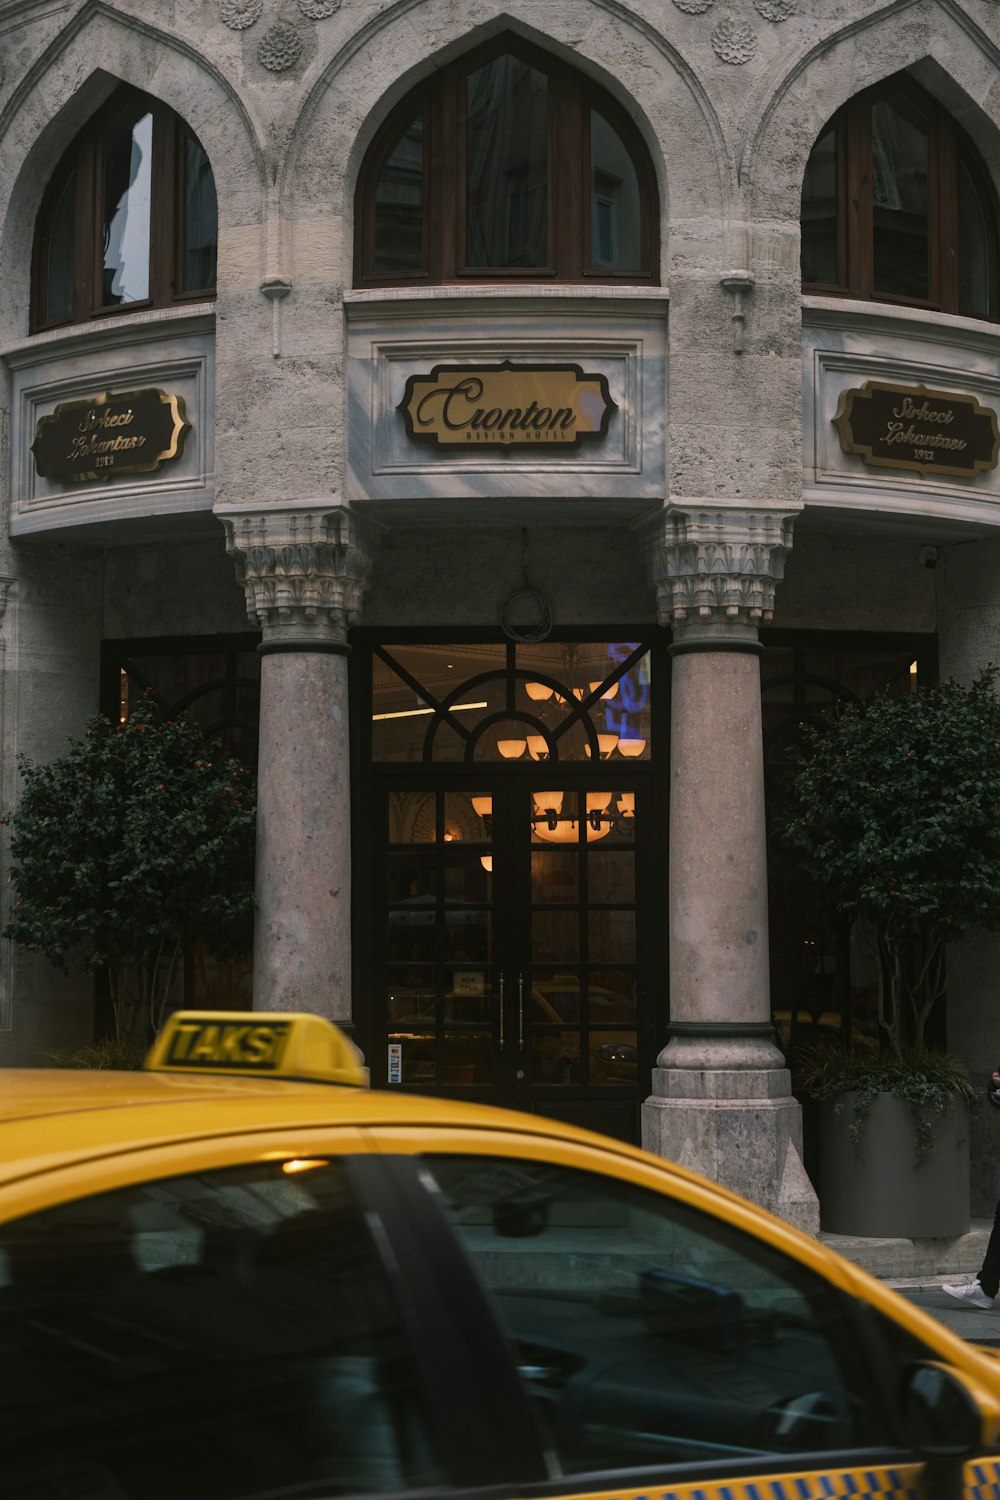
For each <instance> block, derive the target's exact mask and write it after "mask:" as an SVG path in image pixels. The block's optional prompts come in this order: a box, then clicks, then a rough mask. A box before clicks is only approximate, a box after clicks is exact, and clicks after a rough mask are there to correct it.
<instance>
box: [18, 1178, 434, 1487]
mask: <svg viewBox="0 0 1000 1500" xmlns="http://www.w3.org/2000/svg"><path fill="white" fill-rule="evenodd" d="M0 1251H2V1252H3V1253H2V1254H0V1264H2V1265H4V1266H5V1271H4V1272H3V1273H2V1274H0V1316H2V1327H3V1341H4V1353H5V1358H4V1361H3V1364H2V1367H0V1424H2V1427H3V1431H4V1434H5V1442H4V1446H3V1453H2V1456H0V1485H2V1488H3V1492H4V1493H5V1494H12V1493H15V1492H16V1493H18V1494H24V1495H27V1494H28V1493H29V1492H30V1493H31V1494H36V1493H37V1494H38V1495H42V1494H45V1495H56V1494H60V1495H62V1494H66V1495H69V1494H74V1495H82V1494H84V1493H86V1494H92V1495H95V1496H96V1495H98V1494H100V1495H107V1496H110V1495H112V1494H113V1495H116V1496H120V1497H122V1500H140V1497H146V1500H149V1497H152V1496H166V1495H191V1494H192V1493H193V1487H192V1486H193V1481H192V1476H193V1475H196V1476H197V1480H196V1482H195V1485H194V1488H196V1490H197V1493H198V1494H199V1495H206V1496H207V1495H211V1496H212V1497H213V1500H237V1497H240V1496H246V1495H250V1494H261V1493H278V1492H280V1493H282V1494H287V1493H296V1494H298V1493H306V1492H307V1491H308V1493H310V1494H317V1493H319V1492H320V1491H322V1493H323V1494H329V1495H342V1494H345V1493H350V1494H357V1493H360V1492H363V1493H372V1492H374V1493H383V1492H386V1491H392V1492H394V1493H398V1492H399V1491H401V1490H406V1489H409V1488H411V1487H417V1486H420V1485H426V1484H434V1485H438V1484H441V1483H442V1482H443V1481H444V1477H445V1476H444V1474H443V1472H442V1469H441V1466H440V1463H439V1462H438V1460H437V1457H436V1455H435V1454H434V1453H433V1450H432V1446H431V1440H430V1437H429V1433H428V1431H427V1427H426V1424H425V1420H424V1412H423V1406H422V1399H421V1396H420V1391H419V1388H418V1382H417V1376H416V1372H415V1371H414V1370H413V1368H412V1366H411V1363H410V1358H409V1353H408V1350H407V1348H406V1346H405V1344H404V1341H403V1337H402V1333H401V1329H400V1320H399V1311H398V1309H397V1308H396V1306H395V1304H394V1302H393V1298H392V1293H391V1290H390V1287H389V1285H388V1283H387V1281H386V1277H385V1274H384V1271H383V1268H382V1264H381V1262H380V1260H379V1257H378V1254H377V1252H376V1249H375V1246H374V1243H373V1241H372V1239H371V1238H370V1236H369V1232H368V1228H367V1225H366V1223H365V1219H364V1217H363V1215H362V1214H361V1212H360V1211H359V1209H358V1208H357V1206H356V1205H355V1203H354V1201H353V1197H352V1194H351V1191H350V1187H349V1184H348V1182H347V1179H346V1173H345V1171H344V1169H343V1167H342V1166H341V1165H340V1164H339V1163H338V1162H335V1161H334V1162H324V1163H322V1164H318V1165H316V1166H313V1167H312V1168H311V1169H310V1170H308V1171H297V1172H295V1173H294V1174H290V1173H287V1172H285V1171H284V1170H283V1164H282V1163H268V1164H267V1165H255V1166H251V1167H239V1168H231V1169H226V1170H218V1171H206V1172H202V1173H197V1174H191V1175H187V1176H182V1177H173V1178H166V1179H161V1180H159V1181H156V1182H148V1183H144V1184H142V1185H140V1186H136V1187H129V1188H126V1189H122V1190H121V1191H117V1192H111V1193H104V1194H99V1195H96V1196H94V1197H90V1198H86V1199H83V1200H79V1201H77V1202H73V1203H68V1204H64V1205H60V1206H59V1207H56V1208H51V1209H46V1210H44V1211H43V1212H40V1213H37V1214H33V1215H31V1216H30V1217H27V1218H24V1219H20V1220H16V1221H14V1222H12V1223H7V1224H4V1225H3V1226H2V1227H0ZM166 1433H169V1441H164V1434H166Z"/></svg>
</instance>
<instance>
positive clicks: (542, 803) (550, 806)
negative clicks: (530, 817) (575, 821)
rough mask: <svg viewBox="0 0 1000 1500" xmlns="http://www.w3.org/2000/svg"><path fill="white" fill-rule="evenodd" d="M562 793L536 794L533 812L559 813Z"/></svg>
mask: <svg viewBox="0 0 1000 1500" xmlns="http://www.w3.org/2000/svg"><path fill="white" fill-rule="evenodd" d="M563 796H564V793H562V792H536V793H535V811H536V812H540V813H561V812H562V805H563Z"/></svg>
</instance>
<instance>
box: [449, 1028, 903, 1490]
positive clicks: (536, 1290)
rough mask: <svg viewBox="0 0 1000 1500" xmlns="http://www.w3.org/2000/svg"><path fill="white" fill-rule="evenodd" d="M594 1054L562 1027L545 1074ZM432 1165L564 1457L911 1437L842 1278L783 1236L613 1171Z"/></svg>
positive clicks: (795, 1448)
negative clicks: (896, 1417) (784, 1242)
mask: <svg viewBox="0 0 1000 1500" xmlns="http://www.w3.org/2000/svg"><path fill="white" fill-rule="evenodd" d="M598 1035H600V1034H595V1040H596V1037H597V1036H598ZM600 1045H602V1046H604V1045H606V1046H607V1047H608V1048H609V1049H611V1050H610V1051H609V1052H608V1053H606V1056H607V1057H610V1056H611V1052H612V1051H613V1049H614V1048H615V1046H616V1043H615V1042H613V1041H605V1039H604V1038H603V1037H602V1038H601V1042H600ZM617 1045H618V1046H619V1047H620V1049H622V1051H623V1055H624V1050H623V1049H624V1047H625V1045H626V1044H625V1043H624V1042H621V1043H619V1044H617ZM578 1056H579V1054H578V1053H576V1052H575V1050H574V1039H573V1036H572V1033H564V1034H563V1035H562V1036H561V1037H559V1038H555V1037H553V1038H552V1040H551V1057H546V1058H545V1060H544V1061H543V1060H542V1059H541V1058H538V1059H535V1060H534V1061H535V1065H536V1068H537V1070H538V1073H537V1076H538V1077H539V1081H542V1080H544V1081H546V1082H550V1081H554V1078H553V1075H555V1076H558V1075H559V1071H560V1069H561V1070H562V1071H563V1072H566V1073H570V1074H572V1073H573V1071H574V1070H577V1069H578V1068H579V1061H578ZM428 1166H429V1169H430V1172H431V1174H432V1176H433V1179H434V1181H435V1182H436V1184H437V1187H438V1189H439V1191H440V1194H441V1200H440V1201H441V1202H442V1206H443V1207H444V1210H445V1212H446V1213H447V1215H448V1217H449V1219H450V1220H451V1223H452V1224H453V1226H454V1228H455V1230H456V1232H457V1233H458V1235H459V1237H460V1239H461V1240H462V1242H463V1244H464V1246H465V1249H466V1251H467V1253H468V1255H469V1256H470V1258H471V1259H472V1260H474V1261H475V1263H476V1267H477V1269H478V1271H479V1274H480V1276H481V1277H482V1279H483V1281H484V1282H485V1283H486V1285H487V1286H488V1287H489V1288H490V1290H491V1291H492V1293H493V1297H494V1306H495V1308H496V1310H497V1313H498V1315H499V1317H500V1318H501V1320H502V1322H503V1324H504V1326H505V1327H506V1329H507V1332H508V1334H509V1336H510V1339H511V1342H512V1344H513V1347H514V1350H515V1355H516V1357H517V1359H518V1365H519V1368H520V1372H521V1378H522V1380H523V1382H524V1385H525V1388H526V1390H527V1393H528V1396H529V1399H530V1400H531V1402H532V1404H533V1406H534V1409H535V1412H536V1415H537V1418H538V1422H539V1426H540V1428H541V1429H542V1432H543V1435H544V1438H545V1440H546V1446H547V1447H550V1448H551V1450H552V1451H553V1452H554V1454H555V1456H556V1459H557V1462H558V1464H559V1466H560V1468H561V1470H562V1472H563V1473H567V1474H579V1473H584V1472H587V1471H591V1470H598V1469H604V1468H609V1469H622V1468H625V1467H628V1466H636V1465H652V1464H668V1463H692V1462H694V1463H696V1462H698V1461H699V1460H715V1461H718V1460H719V1459H722V1460H733V1459H736V1458H738V1457H740V1456H745V1457H753V1456H756V1455H781V1454H800V1455H801V1454H804V1453H810V1452H812V1453H816V1452H823V1453H825V1454H826V1455H827V1459H829V1454H830V1453H831V1452H835V1451H840V1452H843V1451H844V1450H849V1449H852V1448H862V1447H866V1446H868V1445H871V1446H876V1445H881V1444H890V1443H893V1442H894V1441H895V1434H894V1432H893V1427H892V1422H891V1419H890V1417H889V1416H888V1414H887V1413H886V1412H884V1411H883V1409H882V1403H881V1402H880V1401H879V1399H878V1396H877V1393H876V1391H875V1389H874V1388H873V1385H872V1382H871V1380H870V1378H869V1376H868V1374H867V1371H868V1370H869V1369H870V1363H871V1362H870V1358H869V1356H868V1354H867V1352H866V1351H864V1350H862V1349H861V1348H859V1347H858V1346H857V1345H856V1344H855V1341H854V1338H853V1336H852V1333H851V1331H850V1327H849V1325H848V1323H847V1321H846V1319H845V1318H844V1316H843V1309H842V1305H841V1302H840V1297H839V1294H838V1293H837V1292H836V1290H835V1289H834V1288H833V1287H831V1286H830V1285H829V1284H828V1283H826V1282H824V1281H822V1280H820V1279H819V1278H817V1277H815V1276H813V1275H812V1273H811V1272H809V1271H808V1270H806V1269H804V1268H800V1267H797V1266H796V1265H795V1264H794V1262H792V1261H790V1260H786V1259H784V1258H783V1257H782V1256H780V1255H777V1254H775V1253H773V1252H772V1251H770V1250H769V1248H768V1247H767V1246H766V1245H764V1244H761V1243H760V1242H758V1241H755V1240H752V1239H749V1238H747V1237H744V1236H743V1235H741V1234H739V1232H738V1231H736V1230H734V1229H732V1228H730V1227H728V1226H727V1225H725V1224H724V1223H721V1222H719V1221H718V1220H716V1219H713V1218H712V1217H710V1216H709V1215H707V1214H699V1213H698V1212H696V1211H695V1210H693V1209H690V1208H688V1207H687V1206H686V1205H684V1204H682V1203H678V1202H675V1201H673V1200H671V1199H669V1198H667V1197H666V1196H661V1195H660V1194H658V1193H653V1192H650V1191H648V1190H647V1189H643V1188H639V1187H635V1186H633V1185H631V1184H628V1183H624V1182H618V1181H616V1180H614V1179H613V1178H608V1177H601V1176H598V1175H597V1174H596V1173H593V1174H592V1173H588V1172H582V1171H574V1170H572V1169H570V1168H566V1167H556V1166H550V1165H548V1164H547V1163H541V1162H531V1161H511V1160H509V1159H508V1160H505V1161H499V1160H490V1159H488V1158H482V1157H479V1158H475V1159H473V1158H461V1157H438V1158H429V1160H428ZM810 1467H812V1465H810ZM824 1467H826V1464H824Z"/></svg>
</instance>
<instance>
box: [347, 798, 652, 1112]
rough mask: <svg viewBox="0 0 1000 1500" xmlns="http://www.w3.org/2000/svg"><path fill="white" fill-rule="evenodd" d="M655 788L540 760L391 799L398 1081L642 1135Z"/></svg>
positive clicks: (391, 1004) (389, 1019) (393, 1081)
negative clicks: (526, 768)
mask: <svg viewBox="0 0 1000 1500" xmlns="http://www.w3.org/2000/svg"><path fill="white" fill-rule="evenodd" d="M644 795H645V790H644V787H643V785H642V784H641V778H638V777H634V776H633V777H631V778H629V777H628V776H625V777H624V778H622V777H621V775H620V774H619V775H617V776H615V777H611V776H604V777H597V776H594V775H593V773H591V775H590V776H589V777H587V776H585V775H584V776H572V775H565V774H564V775H563V776H562V777H561V778H559V777H558V773H550V774H549V775H548V776H543V775H541V774H539V773H538V770H537V768H536V770H535V773H534V774H532V773H530V772H529V773H528V774H527V775H525V774H519V775H516V776H514V777H512V776H510V775H508V776H493V777H491V776H489V775H488V774H485V775H479V776H476V775H475V774H474V773H472V775H470V777H469V778H468V779H466V778H465V777H463V785H462V787H461V788H459V787H457V786H456V785H455V782H454V780H453V779H450V784H449V786H448V787H447V789H444V788H440V787H439V788H436V789H434V790H428V789H425V788H421V787H419V786H411V787H409V788H408V787H406V786H404V785H396V786H392V787H390V788H389V789H388V790H387V791H386V794H385V807H384V811H385V818H386V829H385V832H386V840H385V844H384V847H385V849H386V856H387V867H386V875H387V880H386V886H385V890H386V894H387V898H388V899H387V904H386V908H385V912H384V928H383V931H384V934H385V942H384V952H385V968H384V995H385V1023H386V1024H385V1031H384V1036H385V1048H386V1050H385V1073H384V1082H385V1083H386V1084H388V1086H389V1087H394V1086H398V1087H401V1088H412V1089H417V1090H426V1091H431V1092H435V1093H453V1094H456V1095H459V1096H462V1097H467V1098H477V1099H480V1100H484V1101H490V1102H493V1103H498V1104H503V1105H508V1106H512V1107H514V1108H517V1109H523V1110H528V1111H537V1112H539V1113H542V1114H551V1115H554V1116H556V1117H558V1118H562V1119H567V1120H572V1121H576V1122H577V1123H580V1124H585V1125H588V1126H590V1127H591V1128H595V1129H599V1130H603V1131H605V1132H606V1133H608V1134H614V1135H619V1136H624V1137H626V1138H632V1137H634V1132H635V1121H636V1115H637V1106H638V1102H639V1097H640V1085H641V1086H642V1087H641V1091H642V1095H643V1096H644V1095H645V1093H646V1092H647V1091H648V1089H647V1087H646V1085H647V1084H648V1078H649V1072H648V1069H649V1067H651V1066H652V1058H651V1057H650V1056H645V1055H644V1054H646V1053H648V1051H649V1047H648V1045H647V1040H648V1039H647V1038H646V1036H645V1035H644V1034H643V1028H642V1027H641V1025H640V1016H641V1015H642V1014H643V1007H642V1006H641V1003H640V1001H641V992H642V989H643V975H644V972H645V971H646V970H648V959H647V958H646V956H645V953H644V949H643V939H644V937H645V936H646V934H645V932H644V925H645V924H644V921H643V900H642V898H643V891H642V887H641V882H640V878H639V871H640V869H641V868H642V862H641V858H640V857H641V854H642V849H643V844H644V838H643V832H644V824H643V813H644ZM648 822H649V820H648V819H647V820H646V827H647V829H648ZM647 868H648V865H647ZM645 1009H646V1012H647V1013H648V1010H649V1007H648V1006H647V1007H646V1008H645ZM647 1029H649V1028H648V1027H647ZM369 1061H370V1063H371V1065H372V1069H373V1080H375V1081H379V1080H378V1075H379V1068H378V1059H377V1058H376V1057H374V1056H372V1057H371V1058H370V1059H369Z"/></svg>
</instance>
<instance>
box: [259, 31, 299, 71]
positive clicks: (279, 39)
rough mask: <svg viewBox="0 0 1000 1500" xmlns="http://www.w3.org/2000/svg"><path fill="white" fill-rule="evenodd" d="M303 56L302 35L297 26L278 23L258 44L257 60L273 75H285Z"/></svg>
mask: <svg viewBox="0 0 1000 1500" xmlns="http://www.w3.org/2000/svg"><path fill="white" fill-rule="evenodd" d="M301 55H302V34H301V32H300V31H299V29H298V27H297V26H292V25H291V24H290V23H289V22H287V21H278V22H277V23H276V24H275V25H274V26H270V27H269V28H268V29H267V31H265V33H264V35H263V36H262V37H261V39H260V41H259V42H258V44H257V59H258V61H259V62H260V63H261V65H262V66H263V67H265V68H267V69H268V71H269V72H271V73H284V72H285V71H286V70H287V69H288V68H291V67H294V65H295V64H296V63H297V62H298V60H299V58H300V56H301Z"/></svg>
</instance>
